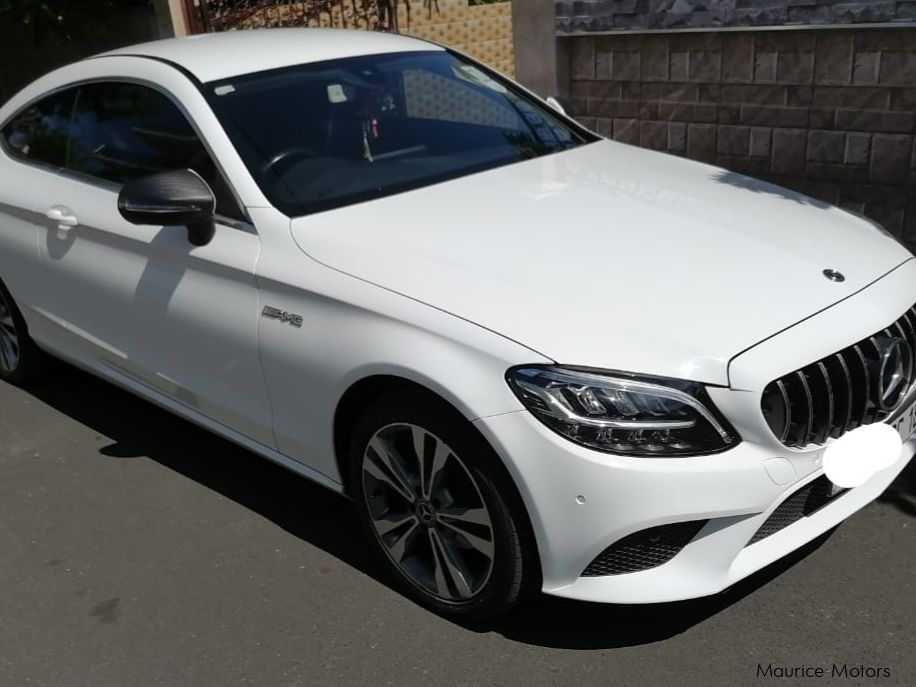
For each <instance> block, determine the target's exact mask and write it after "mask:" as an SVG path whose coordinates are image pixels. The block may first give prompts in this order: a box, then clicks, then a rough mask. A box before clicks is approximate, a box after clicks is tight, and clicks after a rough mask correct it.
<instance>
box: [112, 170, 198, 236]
mask: <svg viewBox="0 0 916 687" xmlns="http://www.w3.org/2000/svg"><path fill="white" fill-rule="evenodd" d="M118 211H119V212H120V213H121V217H123V218H124V219H126V220H127V221H128V222H130V223H131V224H154V225H162V226H176V225H177V226H186V227H187V228H188V241H190V242H191V243H192V244H193V245H195V246H205V245H207V244H208V243H210V240H211V239H212V238H213V233H214V231H215V225H214V222H213V215H214V213H215V212H216V198H215V197H214V195H213V191H211V190H210V187H209V186H208V185H207V182H205V181H204V180H203V179H201V178H200V176H199V175H197V174H196V173H194V172H192V171H191V170H189V169H182V170H176V171H174V172H160V173H158V174H151V175H149V176H145V177H142V178H140V179H136V180H135V181H131V182H130V183H128V184H126V185H125V186H124V188H122V189H121V193H120V194H119V195H118Z"/></svg>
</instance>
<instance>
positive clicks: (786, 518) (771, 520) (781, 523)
mask: <svg viewBox="0 0 916 687" xmlns="http://www.w3.org/2000/svg"><path fill="white" fill-rule="evenodd" d="M832 488H833V484H832V483H831V482H830V480H829V479H827V478H826V477H824V476H821V477H818V478H817V479H816V480H812V481H811V482H808V484H806V485H805V486H803V487H802V488H801V489H799V490H798V491H796V492H795V493H794V494H792V495H791V496H790V497H789V498H787V499H786V500H785V501H783V502H782V503H780V504H779V506H777V507H776V510H774V511H773V512H772V513H770V517H768V518H767V519H766V522H764V523H763V524H762V525H761V526H760V529H759V530H757V531H756V532H755V533H754V536H753V537H751V540H750V541H749V542H748V543H747V546H750V545H751V544H756V543H757V542H759V541H760V540H761V539H766V538H767V537H769V536H770V535H771V534H776V533H777V532H779V530H783V529H785V528H786V527H788V526H789V525H791V524H793V523H795V522H798V521H799V520H801V519H802V518H806V517H808V516H809V515H811V514H812V513H814V512H815V511H818V510H820V509H821V508H823V507H824V506H826V505H827V504H828V503H830V502H831V501H833V500H834V499H837V498H839V497H840V496H842V495H843V494H845V493H846V491H848V490H846V489H844V490H843V491H840V492H838V493H836V494H834V495H833V496H831V495H830V490H831V489H832Z"/></svg>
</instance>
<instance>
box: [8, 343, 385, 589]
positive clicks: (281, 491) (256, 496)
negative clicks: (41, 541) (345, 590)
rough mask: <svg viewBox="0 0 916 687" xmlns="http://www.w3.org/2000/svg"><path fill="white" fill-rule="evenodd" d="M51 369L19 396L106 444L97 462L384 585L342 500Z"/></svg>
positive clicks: (143, 404)
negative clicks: (181, 489)
mask: <svg viewBox="0 0 916 687" xmlns="http://www.w3.org/2000/svg"><path fill="white" fill-rule="evenodd" d="M52 365H53V368H54V369H53V372H52V373H51V374H48V375H47V379H46V380H43V381H40V382H36V383H34V384H31V385H29V386H28V387H27V388H26V389H25V390H26V391H27V392H28V393H30V394H32V395H33V396H34V397H35V398H37V399H39V400H40V401H42V402H44V403H46V404H47V405H49V406H51V407H52V408H54V409H55V410H57V411H58V412H61V413H63V414H65V415H67V416H69V417H71V418H73V419H74V420H76V421H77V422H79V423H81V424H83V425H85V426H87V427H89V428H90V429H92V430H93V431H95V432H97V433H98V434H100V435H103V436H104V437H107V438H109V439H111V442H110V443H108V444H104V445H102V447H101V448H100V449H99V453H100V454H101V456H103V457H106V458H108V459H112V460H131V459H134V458H149V459H151V460H153V461H155V462H157V463H159V464H160V465H163V466H164V467H167V468H168V469H170V470H173V471H174V472H177V473H179V474H181V475H183V476H185V477H187V478H188V479H192V480H194V481H195V482H197V483H198V484H201V485H202V486H204V487H206V488H208V489H211V490H213V491H215V492H217V493H219V494H221V495H223V496H224V497H226V498H228V499H231V500H233V501H235V502H236V503H238V504H240V505H242V506H244V507H245V508H247V509H249V510H251V511H252V512H254V513H257V514H258V515H260V516H262V517H264V518H267V519H268V520H270V521H272V522H273V523H275V524H276V525H277V526H279V527H282V528H283V529H284V530H286V531H287V532H289V533H290V534H292V535H294V536H296V537H298V538H300V539H302V540H303V541H306V542H309V543H310V544H313V545H314V546H317V547H320V548H322V549H324V550H325V551H327V552H329V553H331V554H332V555H333V556H335V557H337V558H339V559H340V560H342V561H344V562H345V563H347V564H348V565H351V566H352V567H354V568H356V569H358V570H360V571H361V572H363V573H365V574H366V575H369V576H370V577H372V578H374V579H376V580H378V581H380V582H382V583H386V580H385V579H384V577H383V570H382V569H381V567H380V566H376V564H375V560H374V559H373V558H372V556H371V551H370V550H369V548H368V546H366V544H365V542H364V539H363V536H364V535H363V532H362V530H361V529H360V525H359V522H358V520H357V519H356V513H355V510H354V509H353V507H352V504H351V503H350V501H349V500H347V499H346V498H345V497H343V496H340V495H338V494H335V493H333V492H331V491H328V490H327V489H324V488H323V487H320V486H318V485H317V484H315V483H313V482H311V481H309V480H308V479H306V478H304V477H300V476H299V475H296V474H295V473H292V472H290V471H288V470H286V469H284V468H282V467H280V466H279V465H276V464H275V463H272V462H270V461H269V460H266V459H263V458H261V457H259V456H257V455H255V454H253V453H251V452H250V451H248V450H246V449H244V448H242V447H240V446H237V445H235V444H233V443H232V442H230V441H227V440H225V439H222V438H220V437H218V436H216V435H214V434H212V433H210V432H208V431H207V430H204V429H201V428H200V427H197V426H196V425H194V424H192V423H190V422H187V421H186V420H183V419H181V418H179V417H177V416H175V415H173V414H171V413H169V412H167V411H165V410H163V409H161V408H159V407H158V406H155V405H153V404H151V403H148V402H147V401H144V400H142V399H140V398H138V397H136V396H134V395H133V394H131V393H128V392H126V391H124V390H122V389H120V388H118V387H116V386H114V385H112V384H109V383H108V382H105V381H103V380H101V379H98V378H96V377H93V376H92V375H89V374H87V373H85V372H83V371H81V370H78V369H76V368H74V367H71V366H70V365H67V364H65V363H61V362H58V361H52Z"/></svg>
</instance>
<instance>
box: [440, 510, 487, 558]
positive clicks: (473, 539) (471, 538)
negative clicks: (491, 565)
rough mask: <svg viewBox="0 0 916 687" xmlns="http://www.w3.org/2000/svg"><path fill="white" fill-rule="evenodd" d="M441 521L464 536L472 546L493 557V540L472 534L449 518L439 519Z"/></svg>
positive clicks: (449, 528) (454, 531)
mask: <svg viewBox="0 0 916 687" xmlns="http://www.w3.org/2000/svg"><path fill="white" fill-rule="evenodd" d="M439 523H440V524H441V525H442V526H443V527H445V528H446V529H448V530H450V531H451V532H452V533H453V535H455V536H459V537H462V538H463V539H464V541H466V542H467V543H468V544H470V545H471V547H472V548H475V549H477V550H478V551H479V552H480V553H482V554H483V555H484V556H486V557H487V558H489V559H492V558H493V542H492V541H488V540H486V539H484V538H483V537H479V536H477V535H476V534H471V533H470V532H468V531H467V530H465V529H462V528H461V527H456V526H455V524H453V523H452V522H449V520H448V518H442V519H440V520H439Z"/></svg>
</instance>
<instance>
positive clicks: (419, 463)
mask: <svg viewBox="0 0 916 687" xmlns="http://www.w3.org/2000/svg"><path fill="white" fill-rule="evenodd" d="M498 461H499V458H498V457H497V456H496V454H495V453H494V452H493V451H492V449H491V448H490V447H489V446H487V444H486V443H485V442H484V441H483V439H482V438H480V437H479V435H476V432H474V430H473V428H472V427H470V426H469V425H468V424H467V423H466V421H464V420H463V419H462V418H460V417H458V416H457V414H456V413H455V412H454V411H453V410H452V409H451V408H449V407H448V406H446V405H445V404H444V403H442V402H441V401H438V400H437V399H434V398H431V397H427V396H426V395H425V394H422V393H399V394H394V395H389V396H388V397H386V398H384V399H380V401H379V402H378V403H376V404H375V405H374V406H373V407H372V408H370V409H369V410H368V411H367V412H366V413H365V414H364V415H363V417H362V419H361V421H360V422H359V423H358V424H357V427H356V432H355V436H354V438H353V442H352V450H351V455H350V465H351V474H350V485H351V488H352V492H353V496H354V497H355V501H356V506H357V508H358V510H359V514H360V519H361V520H362V523H363V525H364V527H365V529H366V530H367V531H368V534H369V538H370V541H371V542H372V545H373V548H374V549H375V550H376V551H377V552H378V554H379V555H380V558H381V559H382V561H383V562H384V564H385V566H386V568H388V570H389V571H390V572H391V573H392V576H393V577H394V579H395V580H396V581H397V582H398V584H399V587H400V588H401V589H402V590H403V591H404V592H405V593H406V594H407V595H409V596H411V597H412V598H414V599H416V600H417V601H419V602H420V603H421V604H423V605H424V606H426V607H428V608H431V609H433V610H435V611H436V612H438V613H440V614H442V615H446V616H451V617H455V618H468V619H470V618H485V617H492V616H495V615H498V614H500V613H502V612H504V611H506V610H507V609H508V608H510V607H511V606H513V605H514V604H516V603H517V602H518V601H520V600H521V599H522V598H523V597H524V595H525V594H526V593H527V592H529V591H532V590H533V588H534V586H535V583H536V580H537V562H536V556H534V555H533V553H534V552H533V542H532V541H531V539H532V537H531V536H530V534H529V528H528V525H527V520H526V519H525V514H524V512H523V511H522V510H521V504H520V499H518V498H517V497H516V492H515V487H514V485H512V484H511V481H509V478H508V476H507V475H506V474H505V470H504V469H503V468H502V465H501V464H499V462H498Z"/></svg>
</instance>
